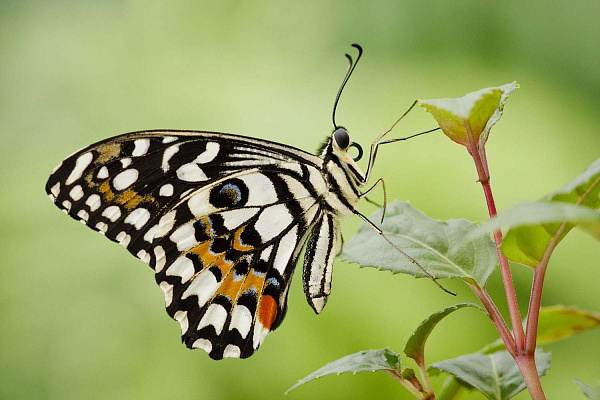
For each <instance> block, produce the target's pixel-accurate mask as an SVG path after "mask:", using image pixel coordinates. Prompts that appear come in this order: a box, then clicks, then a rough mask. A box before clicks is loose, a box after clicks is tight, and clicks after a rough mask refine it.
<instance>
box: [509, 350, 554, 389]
mask: <svg viewBox="0 0 600 400" xmlns="http://www.w3.org/2000/svg"><path fill="white" fill-rule="evenodd" d="M514 359H515V361H516V362H517V365H518V366H519V371H521V375H523V380H524V381H525V385H527V390H529V394H530V395H531V398H532V399H534V400H546V395H545V394H544V389H543V388H542V384H541V382H540V377H539V376H538V373H537V368H536V366H535V357H534V354H533V353H531V354H522V355H519V356H516V357H514Z"/></svg>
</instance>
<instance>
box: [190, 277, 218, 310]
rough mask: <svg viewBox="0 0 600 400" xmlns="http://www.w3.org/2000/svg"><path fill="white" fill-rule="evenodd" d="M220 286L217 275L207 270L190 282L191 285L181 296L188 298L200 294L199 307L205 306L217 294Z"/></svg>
mask: <svg viewBox="0 0 600 400" xmlns="http://www.w3.org/2000/svg"><path fill="white" fill-rule="evenodd" d="M218 287H219V282H217V278H215V275H214V274H213V273H212V272H210V271H209V270H205V271H203V272H202V273H201V274H200V275H198V276H197V277H196V278H195V279H194V280H193V281H192V283H190V286H188V288H187V289H186V291H185V292H184V293H183V294H182V295H181V298H182V299H186V298H188V297H190V296H193V295H196V296H198V307H204V305H205V304H206V302H207V301H208V299H210V298H211V297H212V296H213V295H214V294H215V292H216V291H217V288H218Z"/></svg>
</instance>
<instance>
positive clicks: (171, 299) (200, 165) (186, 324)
mask: <svg viewBox="0 0 600 400" xmlns="http://www.w3.org/2000/svg"><path fill="white" fill-rule="evenodd" d="M321 163H322V160H321V159H320V158H318V157H316V156H313V155H310V154H308V153H305V152H302V151H300V150H297V149H294V148H291V147H288V146H283V145H279V144H275V143H271V142H266V141H259V140H255V139H249V138H244V137H239V136H235V135H227V134H219V133H207V132H187V131H150V132H137V133H130V134H125V135H121V136H118V137H115V138H112V139H108V140H105V141H102V142H99V143H97V144H94V145H92V146H89V147H87V148H84V149H82V150H80V151H79V152H77V153H75V154H73V155H72V156H70V157H69V158H67V159H66V160H64V161H63V162H62V163H61V165H59V166H58V167H57V168H56V169H55V171H54V172H53V173H52V175H51V176H50V179H49V180H48V183H47V185H46V190H47V192H48V194H49V195H50V197H51V199H52V200H53V201H54V202H55V203H56V204H57V205H58V206H59V207H60V208H62V209H63V210H64V211H65V212H67V213H68V214H69V215H71V216H72V217H73V218H75V219H78V220H80V221H81V222H83V223H85V224H86V225H88V226H90V227H91V228H93V229H95V230H97V231H100V232H102V233H103V234H105V235H106V236H107V237H108V238H110V239H111V240H113V241H116V242H119V243H121V244H122V245H123V246H125V247H126V248H127V249H128V250H129V251H130V252H131V253H132V254H134V255H135V256H137V257H138V258H140V259H142V260H143V261H145V262H146V263H148V264H149V265H150V266H151V267H152V268H154V269H155V272H156V279H157V283H158V284H159V286H160V287H161V288H162V289H163V291H164V292H165V299H166V305H167V311H168V313H169V315H171V317H173V318H174V319H176V320H177V321H178V322H179V323H180V325H181V328H182V339H183V340H184V342H185V343H186V345H187V346H188V347H190V348H193V347H200V348H204V349H205V350H206V351H207V352H208V353H209V354H210V356H211V357H212V358H217V359H219V358H224V357H242V358H244V357H248V356H250V355H251V354H252V353H253V352H254V351H255V350H256V349H257V348H258V346H260V344H261V343H262V340H263V339H264V337H265V335H266V334H267V333H268V332H270V331H272V330H273V329H275V328H276V327H277V326H278V325H279V324H280V323H281V321H282V319H283V317H284V315H285V307H286V299H287V292H288V288H289V283H290V279H291V276H292V273H293V270H294V267H295V264H296V261H297V258H298V254H299V252H300V250H301V248H302V245H303V244H304V242H305V240H306V237H307V233H308V232H309V230H310V229H311V227H312V225H314V222H315V221H316V220H317V219H318V218H320V217H321V214H322V212H321V209H320V205H319V203H318V201H317V199H318V197H319V196H320V194H321V192H322V191H323V190H324V183H323V182H322V180H320V179H321V178H320V176H321V175H320V173H319V168H320V167H321Z"/></svg>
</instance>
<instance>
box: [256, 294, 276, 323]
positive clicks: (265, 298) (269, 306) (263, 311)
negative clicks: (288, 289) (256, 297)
mask: <svg viewBox="0 0 600 400" xmlns="http://www.w3.org/2000/svg"><path fill="white" fill-rule="evenodd" d="M276 316H277V302H276V301H275V299H274V298H273V297H271V296H269V295H262V296H261V298H260V305H259V306H258V320H259V321H260V323H261V324H262V326H264V327H265V328H266V329H271V325H272V324H273V321H275V317H276Z"/></svg>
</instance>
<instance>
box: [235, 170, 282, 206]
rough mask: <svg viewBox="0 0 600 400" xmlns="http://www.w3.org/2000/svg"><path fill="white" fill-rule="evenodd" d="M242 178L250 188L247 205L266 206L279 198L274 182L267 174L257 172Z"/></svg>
mask: <svg viewBox="0 0 600 400" xmlns="http://www.w3.org/2000/svg"><path fill="white" fill-rule="evenodd" d="M240 179H241V180H242V182H244V183H245V184H246V187H247V188H248V189H249V191H248V201H247V202H246V206H264V205H265V204H272V203H276V202H277V201H278V200H279V198H278V196H277V192H276V191H275V187H274V186H273V182H271V180H270V179H269V178H267V177H266V176H265V175H263V174H260V173H256V174H250V175H246V176H241V177H240Z"/></svg>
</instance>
